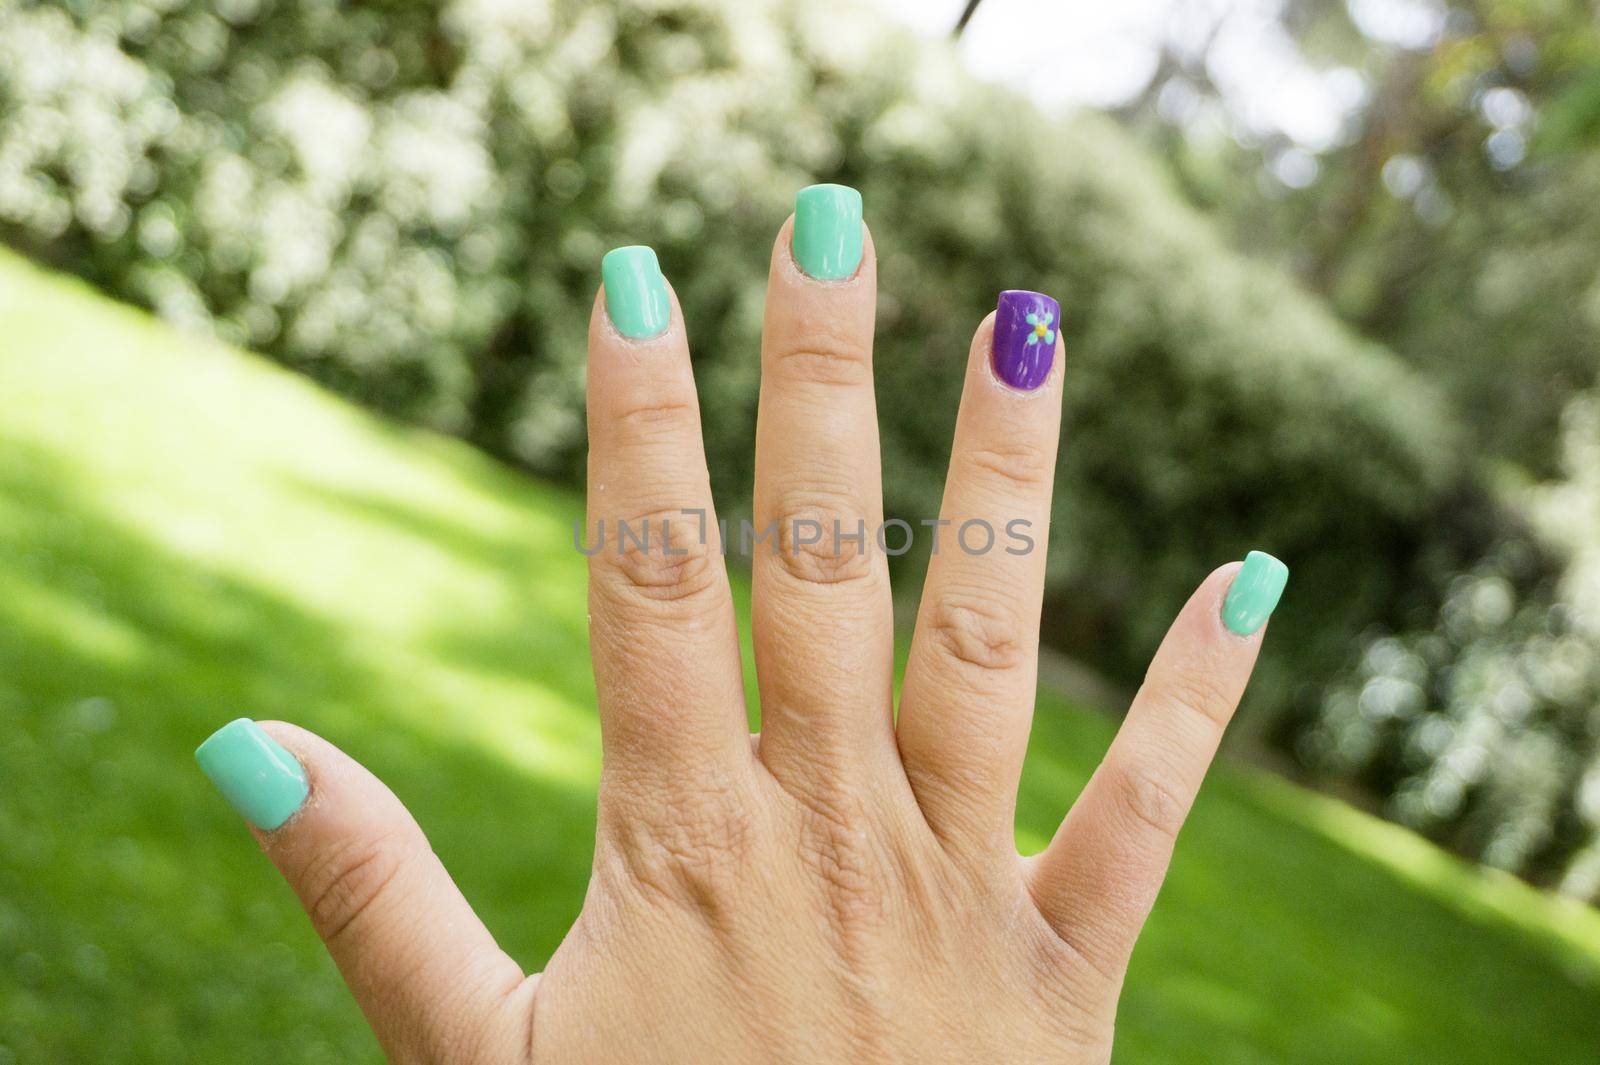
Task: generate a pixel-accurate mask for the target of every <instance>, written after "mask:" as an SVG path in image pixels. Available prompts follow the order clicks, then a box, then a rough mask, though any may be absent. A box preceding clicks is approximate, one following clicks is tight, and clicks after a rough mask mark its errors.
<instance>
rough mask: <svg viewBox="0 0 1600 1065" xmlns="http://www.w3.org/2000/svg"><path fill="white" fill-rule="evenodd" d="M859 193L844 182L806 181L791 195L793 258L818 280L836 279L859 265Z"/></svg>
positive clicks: (844, 275)
mask: <svg viewBox="0 0 1600 1065" xmlns="http://www.w3.org/2000/svg"><path fill="white" fill-rule="evenodd" d="M861 243H862V237H861V193H859V192H857V191H856V190H855V189H852V188H850V187H849V186H846V185H810V186H807V187H806V188H803V189H801V190H800V191H799V193H798V194H796V195H795V198H794V239H793V245H794V261H795V262H797V263H799V264H800V269H802V270H804V271H805V272H806V273H808V274H810V275H811V276H812V277H814V278H817V279H818V280H821V281H839V280H842V279H843V278H846V277H849V276H851V275H852V274H854V273H855V272H856V267H858V266H860V265H861Z"/></svg>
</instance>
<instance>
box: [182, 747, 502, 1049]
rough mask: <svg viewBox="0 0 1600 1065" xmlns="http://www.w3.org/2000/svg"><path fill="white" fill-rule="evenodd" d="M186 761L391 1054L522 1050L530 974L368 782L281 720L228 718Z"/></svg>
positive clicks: (397, 808) (379, 787) (402, 815)
mask: <svg viewBox="0 0 1600 1065" xmlns="http://www.w3.org/2000/svg"><path fill="white" fill-rule="evenodd" d="M195 759H196V760H197V761H198V762H199V763H200V768H201V769H202V770H203V771H204V772H205V774H206V776H208V777H210V778H211V782H212V783H213V784H215V785H216V786H217V789H218V790H219V791H221V792H222V794H223V795H224V796H225V797H226V798H227V799H228V801H229V802H231V803H232V804H233V806H234V808H235V809H237V810H238V811H239V812H240V813H241V814H243V815H244V817H245V819H246V820H247V821H249V822H250V823H251V827H252V830H253V831H254V833H255V836H256V840H257V842H259V843H260V844H261V847H262V849H263V850H264V851H266V853H267V857H268V858H270V859H272V862H273V864H275V865H276V866H277V867H278V870H279V872H281V873H282V874H283V876H284V879H286V880H288V882H289V885H290V887H292V888H293V889H294V891H295V894H297V895H299V896H300V902H301V904H302V905H303V906H304V907H305V910H306V913H307V914H308V915H310V917H311V924H312V926H313V927H314V928H315V929H316V931H317V934H318V935H319V936H321V937H322V940H323V942H324V943H326V944H327V947H328V953H329V954H331V955H332V956H333V960H334V963H335V964H337V965H338V967H339V971H340V972H341V973H342V974H343V975H344V979H345V983H347V984H348V985H349V987H350V990H351V992H352V993H353V994H354V995H355V998H356V1002H357V1003H358V1004H359V1005H360V1006H361V1011H362V1012H363V1013H364V1014H366V1017H367V1021H368V1023H370V1024H371V1025H372V1028H373V1030H374V1032H376V1033H377V1036H378V1041H379V1042H380V1043H381V1044H382V1045H383V1048H384V1051H385V1053H386V1054H387V1055H388V1056H389V1059H390V1060H391V1061H396V1062H423V1061H426V1062H449V1063H457V1062H472V1061H479V1060H493V1061H502V1060H504V1061H511V1060H521V1057H522V1056H526V1052H527V1047H526V1037H527V1020H526V1019H527V1016H528V1012H527V1010H526V1009H524V1010H523V1012H522V1014H521V1016H522V1023H521V1024H520V1025H519V1024H517V1023H512V1021H513V1019H514V1018H515V1016H516V1007H517V1005H518V1004H519V1003H520V1004H521V1005H523V1006H524V1007H526V1006H527V1005H528V1003H527V1002H526V1001H523V999H524V996H526V995H528V994H531V991H532V988H533V982H532V981H527V980H525V979H524V977H523V973H522V970H521V968H520V967H519V966H518V965H517V964H516V963H515V962H514V961H512V960H511V958H510V957H508V956H507V955H506V954H505V953H504V952H503V951H501V950H500V948H499V947H498V946H497V945H496V944H495V941H494V937H493V936H491V935H490V934H489V930H488V929H487V928H485V927H484V926H483V922H482V921H480V920H479V919H478V917H477V915H476V914H474V913H473V912H472V908H471V907H470V906H469V905H468V904H467V900H466V899H465V898H463V897H462V895H461V892H460V890H459V889H457V887H456V885H455V883H454V882H453V881H452V880H451V879H450V874H449V873H447V872H445V869H444V866H443V865H442V864H440V862H439V859H438V858H437V857H436V856H435V855H434V853H433V850H432V848H430V847H429V846H428V841H427V838H426V837H424V836H423V834H422V829H421V828H419V827H418V826H417V823H416V821H415V820H413V819H412V817H411V815H410V814H409V813H408V812H406V808H405V807H404V806H402V805H401V804H400V800H399V799H397V798H395V796H394V793H393V792H391V791H390V790H389V789H388V788H386V787H385V786H384V785H383V783H382V782H381V781H379V780H378V779H377V778H376V777H374V776H373V775H372V774H371V773H369V772H367V771H366V770H365V769H363V768H362V767H361V766H359V765H357V764H356V763H355V762H354V761H353V760H351V759H350V758H348V757H346V756H345V755H344V754H343V753H341V752H340V751H339V750H338V749H337V748H335V747H334V746H332V745H331V744H329V743H327V742H325V741H324V740H322V739H320V738H318V737H317V736H314V735H312V734H311V733H309V732H306V731H305V730H304V729H300V728H296V727H295V726H293V725H286V724H283V723H282V722H268V723H267V724H266V725H265V726H262V725H258V724H256V723H255V722H254V721H251V720H249V719H248V718H240V719H239V720H237V721H232V722H229V723H228V724H227V725H224V726H223V727H222V728H220V729H218V730H217V731H216V732H215V733H213V734H212V735H211V737H210V738H209V739H207V740H206V741H205V742H204V743H202V744H201V745H200V748H199V749H198V750H197V751H195ZM519 1041H520V1043H521V1045H520V1046H519V1045H518V1043H519Z"/></svg>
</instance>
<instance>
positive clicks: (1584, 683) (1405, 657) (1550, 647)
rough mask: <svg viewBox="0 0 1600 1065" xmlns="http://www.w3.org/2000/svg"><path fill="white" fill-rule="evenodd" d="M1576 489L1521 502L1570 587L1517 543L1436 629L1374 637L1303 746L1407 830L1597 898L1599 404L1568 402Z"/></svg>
mask: <svg viewBox="0 0 1600 1065" xmlns="http://www.w3.org/2000/svg"><path fill="white" fill-rule="evenodd" d="M1561 439H1562V447H1561V452H1562V455H1563V460H1564V462H1563V468H1564V473H1565V476H1564V477H1563V478H1562V479H1561V480H1559V481H1557V482H1553V483H1549V484H1544V485H1540V486H1538V487H1537V488H1534V489H1531V490H1528V491H1526V492H1525V493H1523V494H1524V495H1525V497H1526V498H1525V499H1524V503H1525V505H1526V508H1527V510H1528V512H1529V513H1530V514H1531V515H1532V516H1533V519H1534V520H1535V522H1536V523H1537V528H1538V531H1539V532H1540V533H1542V534H1543V539H1544V541H1545V542H1546V543H1549V544H1551V545H1554V546H1556V547H1558V548H1561V549H1564V553H1563V557H1565V558H1566V559H1567V560H1568V565H1567V567H1566V569H1565V572H1564V573H1563V574H1562V575H1561V576H1560V578H1559V579H1553V578H1551V577H1549V576H1548V575H1547V574H1548V570H1549V567H1548V566H1547V565H1544V564H1542V563H1541V562H1540V560H1538V559H1536V558H1534V557H1532V556H1531V555H1530V554H1529V551H1528V545H1527V543H1525V542H1523V543H1519V542H1517V541H1514V540H1508V541H1507V542H1506V543H1503V544H1501V545H1499V546H1498V547H1497V548H1496V549H1495V550H1494V551H1492V552H1491V553H1490V555H1489V557H1488V558H1486V559H1485V560H1484V561H1483V562H1482V563H1480V564H1479V565H1478V566H1477V567H1476V568H1475V569H1474V571H1473V572H1470V573H1467V574H1464V575H1462V576H1460V577H1457V578H1456V579H1455V580H1454V581H1453V582H1452V584H1451V587H1450V591H1449V594H1448V596H1447V597H1446V599H1445V601H1444V603H1443V606H1442V608H1441V609H1440V611H1439V613H1438V616H1437V618H1436V619H1435V620H1434V622H1433V623H1432V624H1431V625H1427V626H1418V627H1417V628H1416V629H1414V630H1412V631H1408V632H1405V633H1402V634H1399V635H1388V634H1382V635H1376V636H1374V637H1373V638H1372V639H1370V640H1369V641H1368V642H1367V643H1366V646H1365V650H1364V652H1363V654H1362V656H1361V659H1360V661H1359V664H1358V665H1357V666H1356V667H1355V668H1354V669H1352V670H1351V671H1350V672H1349V673H1348V674H1347V675H1346V676H1344V677H1343V678H1342V679H1341V680H1340V681H1339V682H1338V683H1336V684H1334V685H1333V686H1332V687H1331V688H1330V690H1329V692H1328V694H1327V696H1326V697H1325V699H1324V700H1323V705H1322V713H1321V718H1320V720H1319V722H1318V724H1317V725H1316V726H1315V727H1314V728H1312V729H1309V730H1308V731H1307V732H1306V733H1305V734H1304V735H1303V736H1302V737H1301V739H1300V749H1301V753H1302V754H1303V755H1304V756H1305V757H1306V758H1307V759H1308V760H1309V761H1311V762H1312V763H1314V764H1317V765H1321V766H1324V767H1332V768H1334V769H1337V770H1342V771H1345V772H1351V773H1356V774H1359V775H1361V776H1363V777H1364V778H1365V779H1366V782H1367V783H1368V784H1370V785H1371V786H1372V787H1373V789H1374V790H1375V791H1376V792H1377V793H1378V794H1380V795H1385V796H1389V798H1388V807H1389V809H1388V812H1389V813H1390V814H1391V815H1392V816H1394V817H1395V818H1396V819H1398V820H1400V821H1402V822H1404V823H1406V824H1409V825H1411V826H1413V827H1415V828H1418V829H1420V830H1422V831H1424V832H1427V833H1429V834H1430V835H1433V836H1435V837H1436V838H1440V839H1442V840H1445V841H1447V842H1448V843H1450V844H1451V845H1452V846H1453V847H1454V848H1455V849H1457V850H1459V851H1462V852H1463V853H1467V854H1470V855H1473V856H1474V857H1477V858H1479V859H1481V860H1483V861H1485V862H1487V863H1489V864H1491V865H1495V866H1499V867H1501V868H1504V869H1509V870H1512V871H1515V872H1520V873H1524V874H1526V875H1529V876H1531V877H1533V878H1534V879H1536V880H1539V881H1542V882H1546V883H1554V884H1558V885H1559V886H1560V887H1561V888H1562V889H1563V890H1565V891H1567V892H1568V893H1570V894H1574V895H1577V896H1579V897H1582V898H1587V899H1595V898H1600V540H1597V538H1596V535H1595V530H1596V529H1600V397H1596V396H1594V395H1584V396H1579V397H1578V398H1576V399H1574V400H1572V401H1571V403H1570V404H1569V407H1568V411H1567V416H1566V419H1565V427H1564V431H1563V434H1562V438H1561Z"/></svg>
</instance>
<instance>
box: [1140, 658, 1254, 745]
mask: <svg viewBox="0 0 1600 1065" xmlns="http://www.w3.org/2000/svg"><path fill="white" fill-rule="evenodd" d="M1155 690H1156V698H1157V700H1158V704H1159V705H1161V706H1163V707H1166V708H1169V709H1170V710H1174V711H1177V712H1178V713H1182V714H1185V715H1188V716H1191V717H1193V718H1194V719H1195V720H1197V721H1199V722H1201V723H1202V724H1203V725H1205V726H1206V727H1207V728H1208V729H1214V730H1216V731H1217V732H1221V731H1222V730H1223V729H1224V728H1226V727H1227V724H1228V719H1229V718H1231V717H1232V716H1233V705H1234V701H1235V698H1234V694H1233V693H1232V692H1231V691H1229V690H1228V687H1227V685H1226V684H1224V683H1223V681H1222V679H1221V677H1219V676H1218V675H1217V673H1216V671H1215V670H1212V669H1209V668H1207V667H1206V666H1205V665H1204V664H1201V665H1196V666H1191V667H1189V668H1186V669H1180V670H1178V671H1176V672H1174V673H1172V674H1170V675H1168V676H1165V677H1163V678H1162V679H1160V680H1159V681H1157V682H1156V685H1155Z"/></svg>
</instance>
